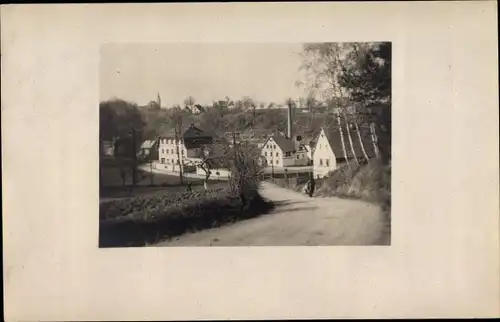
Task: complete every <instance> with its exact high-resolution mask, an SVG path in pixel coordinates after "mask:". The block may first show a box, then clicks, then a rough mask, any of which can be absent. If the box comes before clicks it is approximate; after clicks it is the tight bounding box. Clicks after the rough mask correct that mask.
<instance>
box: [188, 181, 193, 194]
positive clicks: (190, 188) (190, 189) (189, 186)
mask: <svg viewBox="0 0 500 322" xmlns="http://www.w3.org/2000/svg"><path fill="white" fill-rule="evenodd" d="M191 185H192V184H191V181H189V182H188V186H187V191H188V192H192V191H193V188H192V187H191Z"/></svg>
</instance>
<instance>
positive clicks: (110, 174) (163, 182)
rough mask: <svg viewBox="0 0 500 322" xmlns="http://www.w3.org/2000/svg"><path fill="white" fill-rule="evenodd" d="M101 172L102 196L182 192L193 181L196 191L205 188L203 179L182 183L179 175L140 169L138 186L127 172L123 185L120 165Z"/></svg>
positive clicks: (220, 183)
mask: <svg viewBox="0 0 500 322" xmlns="http://www.w3.org/2000/svg"><path fill="white" fill-rule="evenodd" d="M101 173H102V183H103V186H102V187H101V188H100V189H99V197H100V198H124V197H131V196H140V195H161V194H164V193H166V192H172V191H175V192H182V191H186V189H187V183H188V182H191V185H192V189H193V190H194V191H197V190H204V187H203V179H198V178H184V181H183V183H182V184H181V181H180V178H179V176H178V175H170V174H163V173H153V174H151V173H149V172H146V171H143V170H140V169H138V170H137V182H136V186H135V187H132V180H131V175H130V173H128V174H127V180H126V181H125V185H123V182H122V178H121V174H120V169H119V168H118V167H111V166H110V167H103V169H102V172H101ZM151 175H153V184H151V178H150V176H151ZM208 186H209V187H210V188H217V187H225V186H227V183H225V182H224V181H218V180H209V181H208Z"/></svg>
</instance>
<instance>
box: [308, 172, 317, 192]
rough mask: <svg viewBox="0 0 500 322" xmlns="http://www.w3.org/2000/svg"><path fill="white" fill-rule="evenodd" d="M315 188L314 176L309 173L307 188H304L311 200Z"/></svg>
mask: <svg viewBox="0 0 500 322" xmlns="http://www.w3.org/2000/svg"><path fill="white" fill-rule="evenodd" d="M315 187H316V182H315V181H314V175H313V174H312V173H311V175H310V176H309V181H308V182H307V187H306V194H308V195H309V197H310V198H312V196H313V194H314V188H315Z"/></svg>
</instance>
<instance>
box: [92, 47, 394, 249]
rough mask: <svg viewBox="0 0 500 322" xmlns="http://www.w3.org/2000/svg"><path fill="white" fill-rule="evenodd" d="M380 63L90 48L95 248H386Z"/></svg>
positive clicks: (377, 59)
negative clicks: (94, 65)
mask: <svg viewBox="0 0 500 322" xmlns="http://www.w3.org/2000/svg"><path fill="white" fill-rule="evenodd" d="M391 52H392V47H391V43H390V42H338V43H336V42H329V43H263V44H258V43H256V44H245V43H220V44H216V43H150V44H149V43H147V44H145V43H136V44H132V43H109V44H105V45H102V46H101V48H100V66H99V75H100V79H99V83H100V85H99V86H100V102H99V123H100V124H99V247H100V248H106V247H144V246H151V247H163V246H165V247H176V246H336V245H339V246H349V245H358V246H363V245H366V246H370V245H384V246H389V245H390V244H391V87H392V82H391V59H392V56H391Z"/></svg>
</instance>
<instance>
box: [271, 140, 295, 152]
mask: <svg viewBox="0 0 500 322" xmlns="http://www.w3.org/2000/svg"><path fill="white" fill-rule="evenodd" d="M271 138H272V139H273V140H274V142H276V144H277V145H278V146H279V147H280V149H281V150H282V151H283V152H293V151H295V141H294V140H291V139H288V138H286V137H284V136H271V137H269V138H268V139H267V140H266V142H267V141H268V140H269V139H271ZM264 144H265V143H264Z"/></svg>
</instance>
